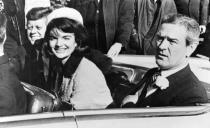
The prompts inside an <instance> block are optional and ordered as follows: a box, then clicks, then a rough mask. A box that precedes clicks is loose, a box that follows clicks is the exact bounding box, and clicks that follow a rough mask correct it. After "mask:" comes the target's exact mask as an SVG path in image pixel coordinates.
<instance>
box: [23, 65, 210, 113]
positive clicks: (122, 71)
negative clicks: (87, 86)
mask: <svg viewBox="0 0 210 128" xmlns="http://www.w3.org/2000/svg"><path fill="white" fill-rule="evenodd" d="M147 70H148V68H145V67H140V66H135V65H130V64H122V63H114V64H113V66H112V69H111V71H112V72H111V73H109V74H107V75H105V77H106V80H107V84H108V86H109V88H110V90H111V94H112V97H113V100H114V103H115V105H114V106H113V104H111V105H110V106H108V108H118V107H120V103H121V101H122V100H123V98H124V97H125V96H126V95H128V93H129V91H130V90H131V89H132V88H133V87H134V86H135V85H136V84H137V83H138V82H139V81H140V80H141V78H142V77H143V75H144V73H145V72H146V71H147ZM202 83H203V85H204V87H205V88H206V91H207V95H208V100H209V103H210V84H209V83H205V82H202ZM21 85H22V86H23V87H24V89H25V91H26V94H27V113H40V112H49V111H57V110H63V109H61V108H62V107H61V106H62V105H61V103H60V101H59V99H58V98H57V97H56V96H55V95H53V94H51V93H49V92H47V91H45V90H43V89H41V88H38V87H36V86H33V85H30V84H27V83H24V82H21ZM62 104H63V103H62ZM63 105H65V109H66V108H69V109H70V108H71V104H68V103H65V104H63ZM66 106H67V107H66ZM65 109H64V110H65Z"/></svg>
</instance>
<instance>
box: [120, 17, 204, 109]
mask: <svg viewBox="0 0 210 128" xmlns="http://www.w3.org/2000/svg"><path fill="white" fill-rule="evenodd" d="M199 35H200V30H199V24H198V23H197V22H196V21H195V20H194V19H192V18H189V17H186V16H183V15H180V14H178V15H168V16H167V17H165V18H164V19H163V21H162V23H161V27H160V30H159V31H158V33H157V40H156V45H157V52H156V63H157V65H158V68H153V69H151V70H149V71H148V72H147V73H146V74H145V76H144V78H143V79H142V80H141V82H140V84H139V85H138V87H137V88H135V89H134V90H133V91H132V93H130V94H131V95H128V96H127V97H126V98H125V99H124V101H123V106H124V107H146V106H151V107H159V106H189V105H196V104H197V103H206V102H207V94H206V91H205V88H204V87H203V86H202V84H201V82H200V81H199V80H198V78H197V77H196V76H195V75H194V73H193V72H192V71H191V69H190V66H189V63H188V60H189V57H190V55H191V54H192V53H193V52H194V51H195V49H196V47H197V45H198V42H199Z"/></svg>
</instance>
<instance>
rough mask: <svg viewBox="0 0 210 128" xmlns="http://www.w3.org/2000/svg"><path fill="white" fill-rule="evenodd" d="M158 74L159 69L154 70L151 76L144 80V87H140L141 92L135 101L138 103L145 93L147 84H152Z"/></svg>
mask: <svg viewBox="0 0 210 128" xmlns="http://www.w3.org/2000/svg"><path fill="white" fill-rule="evenodd" d="M159 75H160V71H159V70H158V71H156V72H155V73H154V74H153V75H152V76H151V77H149V78H148V79H147V80H146V81H145V85H144V88H143V89H142V92H141V94H140V96H139V99H138V101H137V104H139V103H140V102H141V101H142V100H143V99H144V98H145V97H146V95H147V89H148V87H149V86H154V84H155V81H156V79H157V77H158V76H159Z"/></svg>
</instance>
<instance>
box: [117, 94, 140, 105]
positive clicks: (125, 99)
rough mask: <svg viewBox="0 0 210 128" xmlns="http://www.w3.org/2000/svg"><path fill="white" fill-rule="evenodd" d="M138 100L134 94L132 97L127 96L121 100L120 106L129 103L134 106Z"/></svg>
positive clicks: (137, 96)
mask: <svg viewBox="0 0 210 128" xmlns="http://www.w3.org/2000/svg"><path fill="white" fill-rule="evenodd" d="M138 98H139V95H138V93H136V94H134V95H128V96H126V97H125V98H124V99H123V101H122V104H121V105H122V106H123V105H125V104H126V103H129V102H132V103H134V104H136V103H137V101H138Z"/></svg>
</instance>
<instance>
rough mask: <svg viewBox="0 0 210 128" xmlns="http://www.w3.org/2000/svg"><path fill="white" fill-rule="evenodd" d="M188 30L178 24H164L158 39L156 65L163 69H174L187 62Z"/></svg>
mask: <svg viewBox="0 0 210 128" xmlns="http://www.w3.org/2000/svg"><path fill="white" fill-rule="evenodd" d="M186 55H187V46H186V29H185V27H184V26H180V25H176V24H168V23H164V24H162V26H161V28H160V31H159V32H158V38H157V54H156V63H157V65H158V66H159V67H160V68H161V69H174V68H177V67H179V66H180V65H182V64H183V63H185V62H186Z"/></svg>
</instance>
